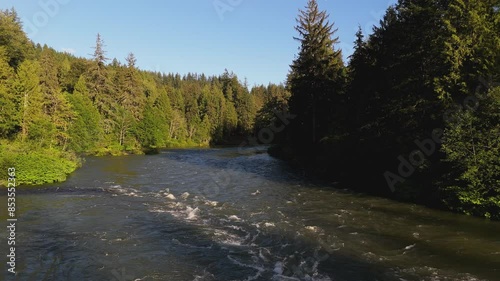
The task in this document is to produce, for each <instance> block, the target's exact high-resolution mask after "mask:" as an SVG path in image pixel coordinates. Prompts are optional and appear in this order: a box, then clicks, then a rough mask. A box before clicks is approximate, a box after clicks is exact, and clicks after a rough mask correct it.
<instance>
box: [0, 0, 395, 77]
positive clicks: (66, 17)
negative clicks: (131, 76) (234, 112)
mask: <svg viewBox="0 0 500 281" xmlns="http://www.w3.org/2000/svg"><path fill="white" fill-rule="evenodd" d="M395 2H396V0H355V1H352V0H318V4H319V7H320V9H322V10H326V11H327V12H328V13H329V14H330V20H331V21H332V22H334V23H335V27H336V28H338V32H337V34H336V35H337V36H338V37H339V39H340V42H341V43H340V44H339V45H338V48H341V49H342V50H343V54H344V58H345V60H346V61H347V57H348V56H349V55H350V54H351V53H352V48H353V43H352V42H354V40H355V33H356V31H357V29H358V26H361V28H362V29H363V31H364V32H365V34H369V33H371V30H372V27H373V26H374V25H378V23H379V20H380V19H381V18H382V17H383V15H384V12H385V10H386V9H387V7H389V5H391V4H394V3H395ZM306 4H307V0H143V1H137V0H135V1H131V0H122V1H111V0H100V1H97V0H85V1H78V0H37V1H32V0H1V1H0V8H1V9H7V8H11V7H14V8H15V9H16V11H17V12H18V14H19V17H20V18H21V20H22V22H23V25H24V30H25V31H26V33H27V35H28V37H29V38H30V39H31V40H33V41H34V42H35V43H40V44H42V45H43V44H47V45H48V46H50V47H53V48H54V49H56V50H59V51H65V52H69V53H72V54H74V55H75V56H79V57H90V55H91V54H92V53H93V49H92V47H93V46H95V40H96V35H97V33H100V34H101V36H102V39H103V40H104V43H105V50H106V52H107V57H108V58H110V59H113V58H117V59H118V60H119V61H122V62H124V61H125V58H126V56H127V54H128V53H130V52H132V53H134V54H135V56H136V58H137V65H138V66H139V67H140V68H141V69H145V70H151V71H159V72H165V73H170V72H173V73H180V74H186V73H188V72H191V73H205V74H206V75H219V74H222V73H223V72H224V70H225V69H228V70H229V71H233V72H234V73H235V74H237V75H238V78H239V79H240V80H244V79H245V78H246V79H247V80H248V83H249V85H255V84H264V85H267V84H268V83H281V82H284V81H285V80H286V75H287V73H288V71H289V69H290V64H291V63H292V61H293V59H294V58H295V56H296V54H297V53H298V47H299V44H298V42H297V41H295V40H294V39H293V37H294V36H297V33H296V31H295V29H294V26H295V25H296V17H297V15H298V11H299V9H303V8H304V7H305V5H306Z"/></svg>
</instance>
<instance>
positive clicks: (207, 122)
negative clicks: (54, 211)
mask: <svg viewBox="0 0 500 281" xmlns="http://www.w3.org/2000/svg"><path fill="white" fill-rule="evenodd" d="M91 45H92V43H91V42H90V43H89V46H91ZM89 50H90V48H89ZM92 50H93V57H92V58H91V59H85V58H79V57H75V56H73V55H71V54H68V53H64V52H57V51H56V50H54V49H52V48H50V47H48V46H46V45H44V46H41V45H40V44H34V43H33V42H32V41H31V40H30V39H29V38H27V37H26V34H25V33H24V32H23V29H22V24H21V22H20V20H19V17H18V15H17V12H16V11H15V10H14V9H11V10H4V11H0V108H1V112H2V114H1V116H0V169H2V170H5V169H7V167H16V169H18V170H19V171H23V172H22V173H19V174H18V178H17V181H18V182H19V183H21V184H43V183H51V182H60V181H64V180H65V179H66V176H67V175H68V174H69V173H71V172H72V171H74V170H75V169H76V168H77V167H78V166H80V165H81V164H82V163H81V157H80V156H82V155H125V154H142V153H150V152H154V151H155V150H157V149H159V148H174V147H175V148H183V147H205V146H209V145H212V144H233V143H235V142H236V144H239V143H238V141H239V142H241V141H242V140H243V137H244V136H245V135H247V134H251V133H252V132H253V130H254V124H255V122H256V121H257V122H260V123H261V124H265V123H266V121H265V120H263V118H256V116H257V115H259V116H271V115H270V114H269V113H268V114H266V113H264V112H260V111H261V110H266V109H263V105H264V104H265V103H268V102H269V101H271V100H282V99H285V98H286V96H287V95H288V94H287V93H288V92H287V91H286V89H285V87H284V86H283V85H274V84H269V85H267V86H263V85H261V86H254V87H252V88H249V86H248V85H247V83H246V82H241V81H240V80H239V79H238V77H237V76H236V75H235V74H234V73H232V72H229V71H227V70H226V71H225V72H224V73H223V74H221V75H220V76H218V77H215V76H212V77H207V76H205V75H204V74H195V73H188V74H186V75H183V76H181V75H180V74H165V73H158V72H151V71H143V70H140V69H138V68H137V67H136V61H137V59H136V58H135V56H134V54H132V53H130V54H129V55H128V56H127V58H125V62H120V61H119V60H118V59H116V58H115V59H112V60H111V59H108V58H107V57H106V50H105V43H104V40H103V38H101V36H100V35H99V34H98V35H97V39H96V42H95V45H94V47H93V49H92ZM268 110H270V109H268ZM258 113H259V114H258ZM271 114H272V113H271Z"/></svg>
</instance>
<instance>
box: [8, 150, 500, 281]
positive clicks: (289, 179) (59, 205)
mask: <svg viewBox="0 0 500 281" xmlns="http://www.w3.org/2000/svg"><path fill="white" fill-rule="evenodd" d="M255 152H256V151H255V150H254V149H247V150H245V151H244V153H241V151H239V150H238V149H237V148H220V149H200V150H194V149H193V150H168V151H163V152H161V153H160V154H158V155H152V156H125V157H100V158H97V157H89V158H87V159H86V163H85V164H84V166H83V167H82V168H81V169H79V170H78V171H76V172H75V173H74V174H73V175H72V176H71V177H70V178H69V180H68V181H67V182H65V183H62V184H55V185H47V186H42V187H37V188H32V187H31V188H20V189H18V191H17V205H18V210H17V212H18V219H19V220H18V222H17V229H16V231H17V236H16V242H17V244H16V246H17V249H16V257H17V264H16V271H17V272H18V275H17V276H15V278H14V276H11V274H9V273H7V272H6V269H5V271H4V272H2V274H1V275H0V279H4V280H78V281H79V280H117V281H129V280H182V281H184V280H188V281H195V280H199V281H202V280H335V281H343V280H346V281H347V280H349V281H351V280H352V281H364V280H368V281H371V280H373V281H375V280H398V281H404V280H408V281H409V280H419V281H420V280H436V281H437V280H500V223H498V222H490V221H487V220H483V219H478V218H471V217H465V216H460V215H455V214H451V213H446V212H439V211H435V210H430V209H427V208H424V207H421V206H416V205H412V204H403V203H398V202H393V201H390V200H386V199H381V198H376V197H371V196H366V195H361V194H356V193H352V192H348V191H346V190H337V189H333V188H332V187H331V186H328V185H326V184H323V183H320V182H315V181H312V180H309V179H306V178H305V177H304V176H303V175H301V173H300V172H297V171H296V170H294V169H292V168H290V167H289V166H288V165H287V164H286V163H284V162H281V161H279V160H276V159H273V158H271V157H270V156H268V155H267V154H266V153H255ZM261 152H262V151H261ZM360 176H362V175H360ZM0 199H1V201H2V202H6V192H5V190H2V192H1V198H0ZM4 205H6V204H4ZM1 208H2V211H1V213H0V214H1V216H0V219H1V220H2V221H4V222H6V219H7V216H6V211H5V209H6V208H4V207H1ZM3 229H4V230H2V237H7V235H8V234H7V231H6V230H5V228H3ZM1 241H2V244H1V245H0V250H1V251H2V252H1V256H2V257H4V258H3V259H2V261H4V263H3V264H4V265H5V264H6V258H5V256H6V254H7V241H6V240H5V239H1Z"/></svg>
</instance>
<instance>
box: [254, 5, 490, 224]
mask: <svg viewBox="0 0 500 281" xmlns="http://www.w3.org/2000/svg"><path fill="white" fill-rule="evenodd" d="M297 21H298V26H297V27H296V29H297V31H298V33H299V35H300V36H299V38H298V40H299V42H300V44H301V46H300V51H299V54H298V56H297V59H296V60H295V61H293V64H292V66H291V72H290V75H289V77H288V83H287V87H288V89H289V90H290V92H291V97H290V98H289V101H288V105H289V107H290V111H291V112H292V113H294V114H296V115H298V117H297V119H295V120H294V121H293V123H292V126H291V128H290V130H289V132H288V133H287V134H286V136H287V138H286V140H285V141H284V142H283V143H281V144H280V145H279V146H275V147H273V149H272V153H273V154H274V155H278V156H280V157H283V158H287V159H292V160H293V159H295V160H296V159H300V160H302V161H303V160H304V159H306V160H311V161H310V162H307V163H306V164H305V166H307V168H309V169H311V170H314V172H316V173H320V174H321V175H323V176H326V177H329V178H331V179H332V180H335V181H343V182H344V183H346V184H348V185H349V186H353V187H354V188H357V189H361V190H362V191H366V192H371V193H376V194H380V195H388V196H391V197H396V198H399V199H403V200H412V201H416V202H420V203H426V204H429V205H433V206H437V207H444V206H446V207H448V208H450V209H452V210H455V211H459V212H463V213H467V214H474V215H479V216H485V217H489V218H497V219H499V214H500V205H499V202H500V200H499V199H500V187H499V175H500V158H499V155H500V151H499V141H500V140H499V136H500V129H499V124H500V121H499V120H500V115H499V114H500V111H499V108H500V104H499V103H498V102H499V98H498V92H499V89H498V87H497V88H496V89H492V90H491V91H490V92H489V96H488V97H487V98H484V97H483V96H486V95H485V93H484V92H485V91H484V87H485V86H488V85H485V80H487V79H491V80H493V82H495V81H496V82H498V81H499V80H498V79H499V78H500V36H499V34H500V13H499V2H498V0H486V1H479V0H473V1H464V0H451V1H442V0H418V1H417V0H399V1H398V2H397V4H395V5H393V6H391V7H389V8H388V9H387V12H386V14H385V16H384V18H383V19H382V21H381V22H380V26H377V27H374V29H373V33H372V34H371V35H370V36H368V37H367V38H365V37H364V35H363V34H362V32H361V30H359V31H358V32H357V34H356V41H355V51H354V53H353V55H352V56H351V57H350V61H349V66H348V67H347V68H344V67H343V64H342V60H341V59H340V53H339V51H336V50H335V44H336V43H338V42H337V39H336V38H332V37H333V35H334V33H335V30H334V29H333V26H332V25H331V24H329V23H328V17H327V15H326V13H325V12H324V11H323V12H322V11H320V10H319V9H318V5H317V3H316V1H314V0H310V1H309V2H308V5H307V7H306V9H305V10H304V11H300V14H299V17H298V20H297ZM486 84H487V83H486ZM489 86H491V85H489ZM262 92H263V89H255V93H256V96H259V98H257V99H256V101H257V103H261V102H262V98H261V97H262ZM471 97H476V98H477V99H479V101H480V103H479V106H478V107H477V108H474V110H458V111H457V110H456V108H457V107H459V106H460V105H463V104H464V101H465V103H467V102H468V103H470V102H471ZM472 101H473V100H472ZM277 106H278V104H277V102H276V101H273V100H270V101H267V102H264V103H263V107H262V109H261V111H260V112H259V118H257V124H258V126H257V127H262V126H265V125H264V124H265V123H266V122H268V121H267V120H269V119H270V118H272V117H271V114H270V109H272V108H276V107H277ZM469 106H470V104H469ZM450 112H452V113H454V114H450ZM315 116H316V117H315ZM450 116H451V117H452V118H451V119H452V120H455V121H453V122H451V121H449V120H447V118H448V117H450ZM435 129H438V130H439V129H446V130H445V140H444V143H442V144H441V141H439V140H434V141H433V143H432V144H429V143H428V142H427V147H425V148H422V145H421V144H422V140H430V139H431V137H432V136H433V132H434V131H435ZM419 150H421V151H422V154H425V159H423V162H422V163H423V164H418V165H417V164H415V165H413V166H418V167H412V168H415V169H414V170H412V173H405V175H399V176H400V178H401V180H403V181H404V183H402V184H400V185H399V186H400V187H399V188H398V190H396V192H393V193H390V188H389V187H387V182H386V180H385V178H384V174H385V173H386V172H387V171H390V172H395V173H398V174H400V173H402V172H400V171H401V160H400V159H402V158H406V159H408V155H410V156H412V155H413V156H415V154H411V153H413V151H415V152H417V151H419ZM291 151H293V153H291ZM413 160H414V162H415V159H413ZM405 161H407V160H405ZM360 173H361V175H362V176H360ZM409 174H411V175H409ZM443 203H444V204H443Z"/></svg>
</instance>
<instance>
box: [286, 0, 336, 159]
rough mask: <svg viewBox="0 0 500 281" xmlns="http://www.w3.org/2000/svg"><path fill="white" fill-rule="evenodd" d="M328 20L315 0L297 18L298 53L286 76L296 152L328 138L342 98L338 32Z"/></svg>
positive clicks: (310, 1) (310, 0)
mask: <svg viewBox="0 0 500 281" xmlns="http://www.w3.org/2000/svg"><path fill="white" fill-rule="evenodd" d="M328 17H329V16H328V14H327V13H326V11H320V10H319V7H318V3H317V1H316V0H309V1H308V3H307V7H306V8H305V10H301V11H300V14H299V16H298V18H297V26H296V27H295V29H296V31H297V32H298V33H299V37H297V38H295V39H296V40H297V41H298V42H299V43H300V51H299V54H298V57H297V58H296V59H295V60H294V61H293V63H292V65H291V71H290V73H289V75H288V87H289V88H290V92H291V97H290V103H289V104H290V111H291V112H292V113H293V114H295V115H297V116H298V117H297V119H296V120H295V121H294V123H293V127H292V142H293V143H294V144H295V145H294V146H295V148H296V149H299V148H300V149H303V148H305V147H307V146H310V145H314V144H317V142H318V141H319V140H320V139H321V138H322V137H324V136H325V135H326V134H327V132H328V128H329V126H330V123H331V121H332V116H333V113H334V112H333V109H334V107H335V104H336V102H338V101H339V96H340V94H341V93H340V89H341V87H342V85H341V83H342V81H341V80H342V77H341V76H342V70H343V68H344V66H343V62H342V53H341V51H340V50H338V49H336V48H335V45H336V44H338V43H339V40H338V37H334V35H335V33H336V31H337V30H336V29H334V25H333V23H330V22H329V20H328Z"/></svg>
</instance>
